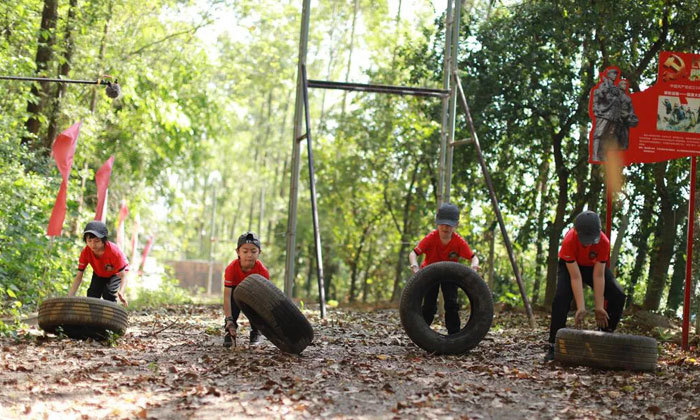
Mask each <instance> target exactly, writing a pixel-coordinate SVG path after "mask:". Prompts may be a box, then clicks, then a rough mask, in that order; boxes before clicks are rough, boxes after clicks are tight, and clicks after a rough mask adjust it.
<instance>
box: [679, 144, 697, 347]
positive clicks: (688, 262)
mask: <svg viewBox="0 0 700 420" xmlns="http://www.w3.org/2000/svg"><path fill="white" fill-rule="evenodd" d="M696 170H697V162H696V159H695V156H693V157H691V158H690V198H689V199H688V245H687V249H686V253H685V297H684V299H683V331H682V334H683V338H682V340H681V344H682V347H683V350H688V331H689V330H690V291H691V289H692V285H693V282H692V277H691V275H692V273H693V227H694V226H693V225H695V172H696Z"/></svg>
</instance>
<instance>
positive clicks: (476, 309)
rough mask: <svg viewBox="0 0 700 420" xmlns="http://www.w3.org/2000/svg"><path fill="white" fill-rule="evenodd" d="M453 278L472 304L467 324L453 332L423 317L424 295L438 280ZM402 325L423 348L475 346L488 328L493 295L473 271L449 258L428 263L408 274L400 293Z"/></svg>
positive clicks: (452, 350)
mask: <svg viewBox="0 0 700 420" xmlns="http://www.w3.org/2000/svg"><path fill="white" fill-rule="evenodd" d="M441 282H453V283H456V284H457V286H458V287H459V288H461V289H462V290H463V291H464V293H465V294H466V295H467V298H468V299H469V303H470V304H471V314H470V316H469V320H468V321H467V324H466V325H465V326H464V327H462V329H461V330H460V331H459V332H458V333H456V334H452V335H443V334H439V333H437V332H435V331H434V330H432V329H431V328H430V326H429V325H428V324H427V323H426V322H425V320H424V319H423V313H422V310H421V307H422V304H423V297H424V296H425V294H426V293H427V292H428V290H430V289H431V288H432V287H434V286H435V285H437V284H440V283H441ZM399 313H400V315H401V325H402V326H403V328H404V330H405V331H406V334H408V337H409V338H410V339H411V340H412V341H413V342H414V343H415V344H416V345H418V347H420V348H422V349H423V350H426V351H429V352H431V353H437V354H461V353H466V352H467V351H469V350H471V349H473V348H474V347H476V345H477V344H479V342H480V341H481V340H482V339H483V338H484V336H485V335H486V333H487V332H488V331H489V329H490V328H491V321H492V320H493V298H492V297H491V291H490V290H489V288H488V286H487V285H486V283H485V282H484V280H483V279H482V278H481V277H479V275H478V274H477V273H476V271H474V270H472V269H471V268H468V267H466V266H465V265H463V264H459V263H456V262H451V261H444V262H438V263H434V264H430V265H428V266H426V267H425V268H423V269H421V270H420V271H418V272H417V273H416V274H414V275H413V277H411V278H410V279H409V280H408V282H407V284H406V287H405V288H404V289H403V292H402V293H401V303H400V306H399Z"/></svg>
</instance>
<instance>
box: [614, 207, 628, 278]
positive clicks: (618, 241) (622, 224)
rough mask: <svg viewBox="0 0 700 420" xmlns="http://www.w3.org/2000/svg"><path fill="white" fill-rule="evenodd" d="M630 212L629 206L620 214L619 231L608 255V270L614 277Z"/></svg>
mask: <svg viewBox="0 0 700 420" xmlns="http://www.w3.org/2000/svg"><path fill="white" fill-rule="evenodd" d="M631 210H632V209H631V206H630V208H629V209H628V211H623V212H622V220H621V221H620V229H619V230H618V231H617V234H616V235H615V243H614V244H613V247H612V252H611V253H610V270H612V272H613V273H615V275H616V277H617V259H618V258H619V257H620V249H621V248H622V239H623V238H624V237H625V234H626V233H627V227H628V226H629V222H630V213H631ZM608 239H609V238H608Z"/></svg>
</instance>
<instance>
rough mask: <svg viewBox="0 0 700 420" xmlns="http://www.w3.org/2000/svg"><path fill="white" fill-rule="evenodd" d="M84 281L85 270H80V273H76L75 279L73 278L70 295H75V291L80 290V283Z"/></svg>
mask: <svg viewBox="0 0 700 420" xmlns="http://www.w3.org/2000/svg"><path fill="white" fill-rule="evenodd" d="M82 282H83V272H82V271H78V274H76V275H75V279H74V280H73V284H72V285H71V286H70V290H69V291H68V296H75V292H77V291H78V287H80V283H82Z"/></svg>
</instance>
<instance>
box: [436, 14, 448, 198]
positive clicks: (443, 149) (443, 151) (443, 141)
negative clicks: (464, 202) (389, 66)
mask: <svg viewBox="0 0 700 420" xmlns="http://www.w3.org/2000/svg"><path fill="white" fill-rule="evenodd" d="M451 29H452V0H447V11H446V12H445V51H444V52H443V62H442V73H443V78H442V88H443V89H444V90H449V89H450V74H451V70H450V69H451V66H450V51H452V50H451V48H450V41H451V39H452V30H451ZM449 99H450V98H448V97H443V98H442V120H441V121H442V123H441V125H440V170H439V177H438V191H437V205H438V207H440V205H441V204H442V202H443V193H444V189H445V159H446V156H447V112H448V111H447V110H448V106H449Z"/></svg>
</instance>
